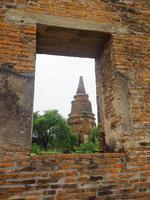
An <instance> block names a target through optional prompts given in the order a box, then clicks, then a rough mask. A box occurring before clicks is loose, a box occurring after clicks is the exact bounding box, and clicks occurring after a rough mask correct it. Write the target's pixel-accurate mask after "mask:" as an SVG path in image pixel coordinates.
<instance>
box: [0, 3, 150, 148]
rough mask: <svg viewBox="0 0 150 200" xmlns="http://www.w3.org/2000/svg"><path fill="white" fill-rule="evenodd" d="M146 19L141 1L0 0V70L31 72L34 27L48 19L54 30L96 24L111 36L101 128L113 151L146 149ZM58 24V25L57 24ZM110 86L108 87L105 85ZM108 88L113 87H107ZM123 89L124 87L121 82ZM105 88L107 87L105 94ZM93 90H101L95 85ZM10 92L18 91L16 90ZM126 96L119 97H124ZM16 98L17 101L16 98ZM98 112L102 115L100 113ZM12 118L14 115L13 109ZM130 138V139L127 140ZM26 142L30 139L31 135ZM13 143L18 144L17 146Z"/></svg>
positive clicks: (149, 118) (149, 121)
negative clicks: (119, 81) (124, 92)
mask: <svg viewBox="0 0 150 200" xmlns="http://www.w3.org/2000/svg"><path fill="white" fill-rule="evenodd" d="M148 15H149V2H147V1H145V0H137V1H133V0H131V1H126V0H123V1H122V0H119V1H111V0H107V1H104V0H101V1H97V0H94V1H90V0H86V1H85V0H78V1H73V0H70V1H66V0H57V1H56V0H55V1H53V0H52V1H47V0H11V1H1V2H0V32H1V42H0V47H1V48H0V63H1V64H2V65H3V66H4V65H6V64H7V63H10V64H11V66H12V69H13V70H14V71H15V72H17V73H22V74H34V65H35V53H36V29H37V24H43V25H44V24H45V25H48V24H49V23H50V22H49V21H51V23H52V24H54V21H55V23H56V24H57V26H63V25H62V24H64V26H67V24H68V23H69V24H70V25H71V26H72V24H73V23H74V24H75V25H74V28H76V27H78V28H79V25H80V23H81V24H82V23H83V21H86V23H87V24H89V27H92V26H91V24H92V23H94V24H97V26H96V25H95V26H96V27H100V29H101V30H103V31H102V32H105V33H109V34H111V35H112V40H111V45H112V47H111V52H110V56H111V58H112V60H111V63H109V62H108V63H106V66H108V65H109V64H110V66H109V68H110V70H109V74H110V75H109V76H108V74H107V72H106V76H105V77H106V78H104V79H103V86H102V87H103V88H102V89H103V93H102V98H103V99H104V102H103V106H102V105H101V106H102V107H104V108H105V109H104V108H103V112H102V113H101V114H102V116H101V118H102V119H105V120H104V121H105V122H104V124H103V125H102V127H104V132H105V135H106V142H107V145H109V144H110V143H111V142H110V141H112V140H114V143H115V144H116V148H115V149H116V150H117V151H118V150H122V149H129V148H136V147H138V148H140V146H143V145H144V146H145V147H147V148H149V146H150V139H149V128H150V115H149V111H150V109H149V107H150V106H149V105H150V97H149V96H150V92H149V86H150V71H149V59H148V55H149V49H150V45H149V42H148V38H149V27H148V24H149V17H148ZM61 20H62V23H59V25H58V22H59V21H61ZM66 20H70V21H69V22H68V21H66ZM77 20H78V22H77ZM79 22H80V23H79ZM80 26H81V25H80ZM86 26H87V25H86ZM81 28H82V26H81ZM79 29H80V28H79ZM89 30H90V28H89ZM101 63H102V61H101ZM107 70H108V68H107ZM107 70H106V71H107ZM116 73H117V74H121V75H122V76H124V78H125V79H126V80H127V81H126V86H125V88H126V95H124V97H125V98H126V100H127V99H128V97H129V99H128V100H127V101H128V102H127V101H126V102H125V101H124V102H123V101H122V100H120V97H119V96H117V95H118V94H121V92H119V91H121V88H120V84H118V82H117V80H123V79H117V76H115V74H116ZM103 74H104V72H103ZM97 76H99V75H97ZM101 76H102V74H101ZM107 77H108V78H111V77H112V85H111V80H109V81H108V79H107ZM125 79H124V80H125ZM109 82H110V84H108V83H109ZM124 82H125V81H124ZM110 85H111V87H112V89H111V88H109V86H110ZM118 85H119V87H118ZM121 85H122V86H123V84H121ZM105 86H108V87H107V89H106V90H105ZM97 87H101V86H99V85H97ZM123 87H124V86H123ZM13 92H14V93H16V91H13ZM124 97H123V96H122V99H123V98H124ZM17 98H18V99H21V97H20V96H19V95H17ZM99 98H101V97H99ZM28 100H29V99H28ZM31 102H32V100H29V101H27V104H31ZM19 106H20V105H19ZM101 106H99V107H101ZM99 109H101V108H99ZM21 110H24V113H25V114H26V113H27V110H26V109H24V107H23V108H22V106H21ZM31 110H32V109H30V112H29V113H30V115H31ZM126 110H128V111H127V113H125V112H126ZM4 112H5V111H4ZM98 112H99V113H100V110H99V111H98ZM4 115H5V113H4ZM11 115H15V114H14V113H13V111H12V114H11ZM24 121H25V117H24ZM30 121H31V117H30ZM30 124H31V123H30ZM17 126H20V125H19V123H18V125H17V124H16V125H14V126H11V129H12V130H14V132H17V131H16V130H20V129H18V127H17ZM125 127H127V128H125ZM5 132H6V131H5ZM12 132H13V131H12ZM21 132H25V133H26V134H27V132H28V133H29V132H30V127H29V128H28V129H26V130H25V129H24V127H22V130H21ZM26 134H24V135H26ZM9 135H11V132H9ZM111 136H112V137H113V138H111ZM22 137H23V136H22ZM131 137H132V140H130V142H129V138H131ZM28 138H29V139H28V141H29V140H30V136H29V135H28ZM3 142H4V141H3ZM3 142H2V143H3ZM17 144H19V143H18V142H17Z"/></svg>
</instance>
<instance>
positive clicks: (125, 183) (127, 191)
mask: <svg viewBox="0 0 150 200" xmlns="http://www.w3.org/2000/svg"><path fill="white" fill-rule="evenodd" d="M13 150H14V149H12V147H10V146H8V147H7V152H6V147H2V146H1V155H3V156H1V159H0V199H2V200H6V199H11V200H38V199H39V200H76V199H79V200H95V199H96V200H106V199H110V200H114V199H116V200H121V199H129V200H131V199H138V200H146V199H149V198H150V182H149V181H150V180H149V175H150V172H149V171H150V161H149V158H150V157H149V155H150V154H149V152H148V151H144V150H143V151H138V152H134V151H130V152H129V153H127V154H123V153H122V154H121V153H103V154H102V153H101V154H87V155H86V154H85V155H83V154H81V155H74V154H72V155H64V154H60V155H40V156H31V155H30V154H29V153H28V152H24V149H20V148H19V147H15V153H14V152H13V153H12V151H13Z"/></svg>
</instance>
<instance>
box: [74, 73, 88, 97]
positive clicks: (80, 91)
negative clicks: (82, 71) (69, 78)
mask: <svg viewBox="0 0 150 200" xmlns="http://www.w3.org/2000/svg"><path fill="white" fill-rule="evenodd" d="M76 93H77V94H86V92H85V87H84V82H83V76H80V78H79V84H78V89H77V92H76Z"/></svg>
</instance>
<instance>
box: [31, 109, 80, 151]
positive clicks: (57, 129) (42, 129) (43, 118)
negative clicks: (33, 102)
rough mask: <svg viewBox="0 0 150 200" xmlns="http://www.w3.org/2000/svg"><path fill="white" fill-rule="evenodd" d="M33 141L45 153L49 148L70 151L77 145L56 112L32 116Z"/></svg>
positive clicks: (63, 120) (74, 137)
mask: <svg viewBox="0 0 150 200" xmlns="http://www.w3.org/2000/svg"><path fill="white" fill-rule="evenodd" d="M33 139H34V140H35V141H36V142H37V143H38V144H39V145H41V146H42V147H43V148H44V150H46V151H47V150H48V148H49V147H50V148H52V149H54V148H57V149H58V150H61V151H65V150H68V151H70V150H71V149H72V148H73V146H74V145H76V143H77V138H76V136H75V135H74V134H73V133H72V132H71V129H70V127H69V125H68V124H67V122H66V120H65V119H64V118H63V117H62V116H61V115H60V114H59V113H58V111H57V110H49V111H46V112H45V113H44V114H43V115H39V113H38V112H36V113H34V114H33Z"/></svg>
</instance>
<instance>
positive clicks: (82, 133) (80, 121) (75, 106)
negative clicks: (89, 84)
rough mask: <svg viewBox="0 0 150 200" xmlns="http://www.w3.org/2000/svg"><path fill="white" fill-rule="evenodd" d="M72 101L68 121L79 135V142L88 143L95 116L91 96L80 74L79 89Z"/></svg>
mask: <svg viewBox="0 0 150 200" xmlns="http://www.w3.org/2000/svg"><path fill="white" fill-rule="evenodd" d="M71 103H72V107H71V113H70V114H69V118H68V123H69V125H70V126H71V127H72V130H73V132H74V133H76V134H77V135H78V141H79V144H80V143H86V142H88V140H89V136H90V134H91V130H92V128H93V126H94V124H95V118H94V114H93V113H92V105H91V102H90V101H89V96H88V94H86V91H85V87H84V82H83V77H82V76H80V79H79V85H78V89H77V92H76V95H75V96H74V100H73V101H72V102H71Z"/></svg>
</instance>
